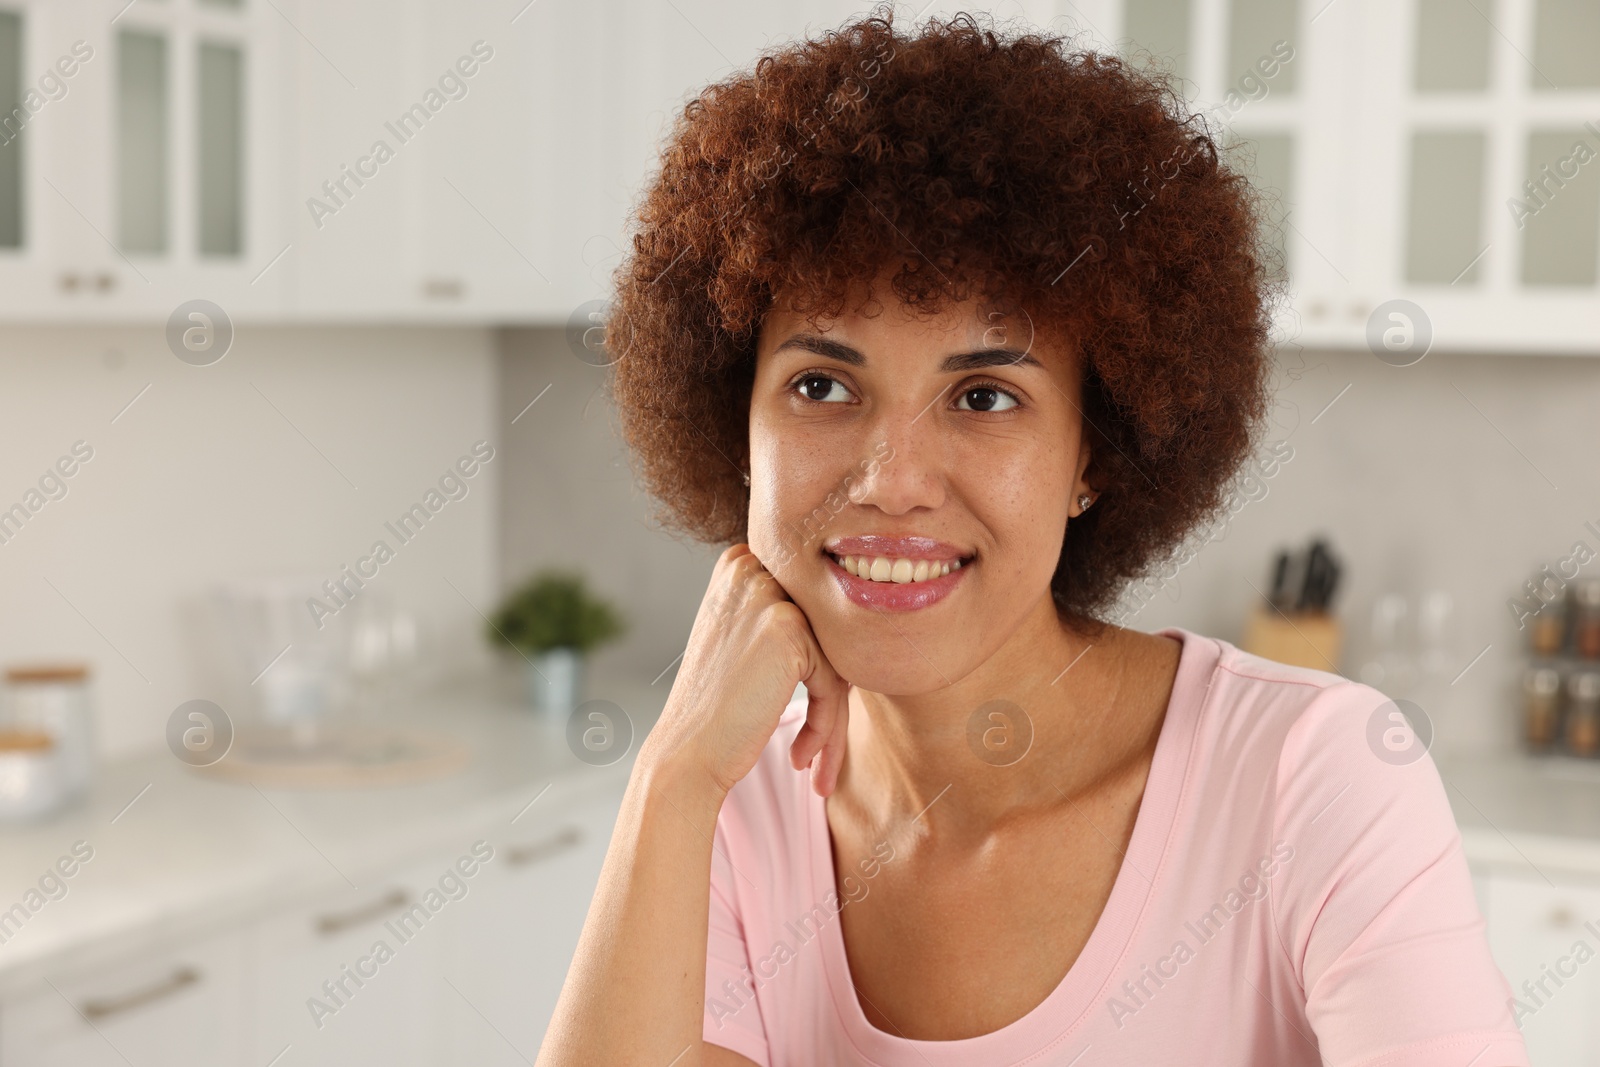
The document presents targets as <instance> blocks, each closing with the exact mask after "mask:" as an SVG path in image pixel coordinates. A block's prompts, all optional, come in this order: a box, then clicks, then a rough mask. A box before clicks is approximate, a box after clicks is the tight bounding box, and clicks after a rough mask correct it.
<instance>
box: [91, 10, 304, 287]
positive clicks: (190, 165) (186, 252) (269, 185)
mask: <svg viewBox="0 0 1600 1067" xmlns="http://www.w3.org/2000/svg"><path fill="white" fill-rule="evenodd" d="M283 26H284V23H283V16H282V15H279V14H277V13H276V12H274V11H273V9H272V7H271V5H270V4H268V3H267V0H160V2H151V3H136V4H130V5H128V7H127V8H126V10H124V11H122V12H121V13H120V14H117V16H116V21H115V23H114V24H112V25H111V26H110V27H109V29H110V42H109V51H110V55H111V64H112V65H113V66H114V68H115V69H114V72H113V84H114V95H113V100H114V103H113V106H112V108H111V110H110V122H111V131H110V146H111V167H110V171H109V174H108V179H109V181H110V182H111V186H112V188H111V196H110V201H111V210H112V214H113V221H112V226H111V229H110V230H109V231H108V232H109V233H110V235H111V236H112V237H113V240H114V241H115V243H116V246H117V252H118V254H119V256H120V257H121V258H122V259H123V260H124V261H125V263H126V265H127V268H128V271H129V272H130V273H131V275H132V277H131V278H130V281H129V284H128V285H127V286H126V287H124V288H123V289H122V290H121V292H120V294H119V296H118V297H114V298H113V299H111V300H108V301H107V302H106V307H107V310H108V313H110V314H124V313H129V312H133V313H136V314H140V315H141V316H142V317H148V316H150V315H155V314H158V313H161V312H162V311H163V309H165V310H166V311H170V310H172V309H173V308H176V307H177V306H178V305H179V304H182V303H184V302H186V301H189V300H194V299H207V300H211V301H213V302H215V303H217V304H219V305H220V306H221V307H222V308H223V310H224V311H225V312H227V313H229V314H230V315H235V314H245V315H250V314H257V313H270V312H274V311H277V310H280V309H281V308H282V307H283V306H284V302H285V296H286V294H287V290H288V286H289V280H288V271H287V270H283V271H277V273H274V271H275V270H276V268H279V267H282V266H283V263H282V262H281V260H282V259H284V258H287V256H286V254H285V255H283V256H280V253H282V251H283V247H284V245H285V244H286V242H285V241H283V240H280V238H281V237H282V232H283V227H282V224H281V218H282V212H283V201H282V189H281V184H282V182H281V163H280V160H281V158H282V152H281V142H280V141H279V140H277V139H276V138H277V136H278V135H279V133H280V131H279V129H278V125H277V124H278V118H277V115H278V111H277V107H278V104H277V101H278V100H280V99H281V98H282V96H283V95H284V93H283V91H282V83H283V76H282V72H281V71H279V70H276V69H275V64H276V63H277V61H278V55H279V48H280V46H281V43H282V34H283V32H284V30H283Z"/></svg>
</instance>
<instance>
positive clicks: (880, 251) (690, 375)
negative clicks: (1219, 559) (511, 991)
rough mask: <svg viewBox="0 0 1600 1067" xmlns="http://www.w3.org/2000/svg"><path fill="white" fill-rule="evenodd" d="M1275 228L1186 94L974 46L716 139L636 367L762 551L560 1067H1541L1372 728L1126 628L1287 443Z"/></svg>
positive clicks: (887, 32)
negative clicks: (1166, 564)
mask: <svg viewBox="0 0 1600 1067" xmlns="http://www.w3.org/2000/svg"><path fill="white" fill-rule="evenodd" d="M1257 219H1258V214H1257V210H1256V207H1255V205H1254V203H1253V201H1252V199H1251V197H1250V194H1249V189H1248V185H1247V183H1246V182H1245V181H1244V179H1243V178H1241V177H1240V176H1239V175H1238V174H1236V173H1234V172H1232V171H1230V170H1229V169H1227V168H1226V167H1224V166H1222V165H1221V164H1220V163H1219V161H1218V159H1217V154H1216V150H1215V148H1214V145H1213V141H1212V139H1211V137H1210V135H1209V134H1208V132H1207V131H1206V129H1205V126H1204V123H1203V122H1202V121H1201V120H1199V119H1196V118H1186V117H1184V116H1183V115H1182V114H1181V103H1180V101H1179V100H1178V99H1177V98H1176V97H1175V96H1174V95H1173V94H1172V93H1170V92H1169V91H1168V90H1167V89H1166V87H1165V86H1164V85H1163V84H1162V83H1161V82H1160V81H1159V80H1153V79H1151V78H1150V77H1149V76H1146V75H1142V74H1140V73H1137V72H1135V71H1134V70H1132V69H1130V68H1128V67H1127V66H1125V65H1124V64H1122V63H1121V62H1119V61H1118V60H1116V59H1114V58H1110V57H1103V56H1098V55H1094V54H1090V53H1072V52H1068V51H1066V50H1065V49H1064V48H1063V47H1062V46H1061V42H1060V41H1059V40H1056V39H1045V38H1040V37H1033V36H1021V37H1017V38H1014V39H1009V40H1007V39H1002V38H1000V37H997V36H996V35H994V34H993V33H992V32H984V31H982V30H980V29H979V28H978V27H977V26H976V25H975V24H974V23H973V22H972V20H970V19H968V18H964V17H963V18H958V19H957V20H955V21H952V22H949V23H948V24H941V23H938V22H936V21H935V22H930V23H929V24H928V25H927V26H926V27H925V28H924V29H923V30H922V32H921V33H920V34H918V35H915V36H907V35H905V34H903V33H896V31H895V30H894V27H893V25H892V13H891V12H889V11H880V12H878V14H877V15H876V17H872V18H865V19H862V20H859V21H857V22H854V23H853V24H851V25H848V26H847V27H845V28H844V30H843V31H842V32H839V33H836V34H830V35H828V36H827V37H826V38H825V39H823V40H819V41H810V42H803V43H800V44H798V45H795V46H793V47H790V48H787V49H784V50H782V51H778V52H775V53H773V54H771V55H769V56H767V57H765V58H763V59H762V60H761V61H760V63H758V64H757V65H756V67H755V69H754V71H752V72H748V73H743V74H739V75H736V76H734V77H731V78H729V79H728V80H726V81H724V82H722V83H720V84H718V85H715V86H713V87H711V88H710V89H708V90H706V92H704V93H702V94H701V95H700V97H699V98H698V99H696V100H694V101H693V102H691V103H690V104H689V105H688V107H687V108H686V109H685V111H684V113H683V115H682V117H681V119H680V120H679V122H678V124H677V126H676V127H675V129H674V130H673V131H672V134H671V136H670V138H669V140H668V143H667V145H666V147H665V149H664V152H663V158H662V169H661V172H660V174H659V176H658V177H657V178H656V179H655V181H654V183H653V185H652V187H651V188H650V189H649V191H648V194H647V195H646V197H645V198H644V200H643V202H642V204H641V207H640V210H639V226H638V234H637V236H636V238H635V242H634V249H633V254H632V256H631V258H630V260H629V261H628V262H627V263H626V264H625V265H624V267H623V269H622V270H621V271H620V273H619V286H618V289H619V291H618V300H617V303H616V307H615V313H614V318H613V320H612V321H611V322H610V323H609V324H608V331H607V332H608V338H609V339H610V341H611V342H612V343H613V344H614V345H615V346H616V347H617V349H618V352H617V353H616V354H617V356H618V358H619V362H618V363H617V364H616V369H615V375H616V376H615V393H616V399H617V403H618V406H619V410H620V412H621V415H622V420H623V428H624V431H625V433H626V435H627V438H628V440H629V443H630V445H631V447H632V448H633V449H634V451H635V453H636V455H637V458H638V464H639V470H640V474H641V476H642V478H643V480H644V482H645V484H646V485H647V486H648V487H649V488H650V490H651V491H652V493H653V494H654V495H655V496H656V497H657V498H658V499H659V500H660V501H661V503H662V505H663V507H664V512H665V514H664V518H665V519H666V520H667V521H668V522H669V523H670V524H672V525H674V526H676V527H678V528H680V529H683V530H687V531H689V532H690V533H692V534H694V535H696V536H698V537H700V538H702V539H704V540H706V541H710V542H714V543H724V544H728V543H731V547H729V548H728V549H727V551H725V552H724V553H723V554H722V556H721V558H720V559H719V560H718V561H717V563H716V566H715V568H714V570H713V572H712V576H711V581H710V585H709V587H708V588H707V590H706V594H705V597H704V600H703V601H702V603H701V605H700V610H699V615H698V617H697V618H696V620H695V623H694V627H693V630H692V632H691V634H690V638H689V643H688V648H687V650H686V652H685V653H684V656H683V659H682V663H681V665H680V667H679V669H678V674H677V677H676V680H675V682H674V684H673V687H672V692H671V694H670V697H669V699H668V700H667V702H666V707H665V710H664V711H663V713H662V716H661V718H660V720H659V721H658V722H657V724H656V725H655V727H654V728H653V730H652V731H651V733H650V735H649V737H648V739H647V740H646V741H645V742H644V744H643V745H642V746H641V748H640V751H639V754H638V758H637V763H636V764H635V766H634V769H633V773H632V777H631V779H630V782H629V786H628V790H627V793H626V796H625V799H624V802H623V806H622V812H621V816H620V819H619V821H618V823H617V827H616V830H615V833H614V836H613V838H612V842H611V847H610V851H609V853H608V855H607V858H606V862H605V867H604V871H603V873H602V876H601V881H600V885H599V889H598V891H597V892H596V895H595V899H594V903H593V905H592V906H591V909H590V913H589V917H588V922H587V924H586V926H585V928H584V931H583V935H582V939H581V941H580V943H579V946H578V951H577V955H576V958H575V960H574V962H573V965H572V969H571V972H570V974H569V977H568V980H567V984H566V988H565V989H564V990H563V993H562V997H561V1001H560V1004H559V1007H558V1008H557V1011H556V1015H555V1019H554V1021H553V1023H552V1025H551V1029H550V1031H549V1034H548V1036H547V1037H546V1040H545V1045H544V1048H543V1050H542V1053H541V1058H540V1062H541V1063H542V1064H575V1063H585V1064H590V1063H592V1064H607V1065H615V1064H644V1065H651V1067H665V1065H667V1064H673V1065H687V1064H713V1065H718V1064H720V1065H729V1064H750V1063H756V1064H771V1065H779V1064H782V1065H790V1064H843V1063H863V1064H881V1065H902V1064H903V1065H913V1064H931V1065H940V1067H942V1065H955V1064H985V1065H988V1064H1023V1063H1026V1064H1062V1065H1066V1064H1083V1065H1089V1064H1097V1063H1128V1064H1140V1065H1145V1064H1169V1063H1184V1064H1196V1063H1206V1064H1228V1065H1237V1064H1260V1065H1274V1067H1282V1065H1297V1064H1304V1065H1312V1064H1318V1063H1328V1064H1339V1065H1346V1064H1350V1065H1354V1064H1371V1065H1376V1064H1408V1065H1410V1064H1440V1065H1444V1064H1452V1065H1457V1067H1467V1065H1468V1064H1473V1065H1475V1067H1490V1065H1510V1064H1526V1063H1527V1062H1528V1061H1527V1057H1526V1053H1525V1051H1524V1048H1523V1045H1522V1042H1521V1039H1520V1037H1519V1035H1518V1032H1517V1029H1516V1027H1515V1026H1514V1025H1513V1022H1512V1017H1511V1014H1510V1011H1509V1009H1508V1006H1507V1005H1508V1001H1509V998H1510V990H1509V988H1508V986H1507V984H1506V982H1505V980H1504V979H1503V978H1502V977H1501V975H1500V974H1499V972H1498V971H1497V970H1496V969H1495V966H1494V964H1493V962H1492V960H1491V959H1490V956H1489V952H1488V948H1487V944H1486V941H1485V938H1484V933H1483V921H1482V918H1481V917H1480V915H1479V912H1478V910H1477V907H1476V904H1475V902H1474V899H1473V895H1472V889H1471V885H1470V882H1469V877H1468V872H1467V867H1466V863H1465V860H1464V858H1463V855H1462V852H1461V848H1460V840H1459V837H1458V835H1457V833H1456V829H1455V825H1454V822H1453V820H1452V818H1451V813H1450V809H1449V806H1448V804H1447V802H1446V800H1445V796H1444V792H1443V789H1442V787H1441V784H1440V781H1439V778H1438V775H1437V773H1436V772H1435V770H1434V768H1433V765H1432V763H1431V761H1430V760H1428V759H1427V758H1425V757H1424V758H1422V759H1420V760H1417V761H1415V762H1412V763H1409V764H1403V765H1398V766H1397V765H1395V764H1394V763H1392V762H1386V761H1385V760H1383V759H1380V758H1378V756H1377V755H1376V754H1375V752H1374V750H1373V749H1372V748H1371V747H1370V746H1369V743H1368V741H1367V736H1368V733H1367V731H1368V726H1369V723H1370V722H1371V721H1372V719H1373V717H1374V716H1375V715H1382V714H1383V713H1384V706H1385V700H1384V697H1383V696H1382V694H1380V693H1378V692H1377V691H1375V690H1373V689H1371V688H1369V687H1367V686H1364V685H1359V684H1356V683H1352V682H1350V681H1347V680H1345V679H1343V678H1341V677H1339V676H1338V675H1336V674H1333V673H1328V672H1323V671H1314V670H1306V669H1301V668H1294V667H1287V666H1282V665H1279V664H1275V663H1272V662H1269V661H1266V660H1264V659H1261V658H1258V657H1255V656H1252V655H1247V654H1245V653H1243V652H1241V651H1240V650H1239V649H1237V648H1235V647H1233V646H1232V645H1230V644H1228V643H1227V642H1225V641H1220V640H1217V639H1213V638H1210V637H1206V636H1203V635H1200V634H1197V633H1193V632H1190V631H1187V630H1183V629H1178V628H1171V629H1166V630H1162V631H1160V632H1158V633H1155V634H1145V633H1139V632H1137V631H1134V630H1130V629H1125V628H1122V627H1120V626H1117V625H1113V624H1110V623H1108V622H1107V621H1106V616H1107V614H1108V612H1109V610H1110V609H1111V608H1112V607H1113V606H1114V605H1115V603H1116V601H1117V598H1118V595H1119V593H1120V592H1121V591H1122V590H1123V589H1124V587H1125V586H1126V584H1127V582H1128V581H1129V580H1130V579H1132V578H1134V577H1136V576H1138V575H1140V574H1143V573H1146V572H1147V571H1148V570H1149V569H1150V568H1151V566H1152V565H1154V564H1157V563H1159V562H1160V561H1161V560H1163V559H1165V558H1167V557H1168V556H1170V555H1171V553H1172V552H1173V551H1174V550H1175V549H1177V548H1178V547H1179V546H1180V545H1181V543H1182V541H1183V539H1184V537H1185V535H1186V534H1188V533H1190V532H1192V531H1193V530H1195V529H1196V528H1197V526H1198V525H1199V524H1201V523H1202V522H1203V521H1205V520H1206V519H1207V518H1209V517H1212V516H1214V515H1215V514H1216V513H1217V512H1218V510H1219V508H1220V507H1222V506H1223V504H1224V502H1225V500H1226V493H1227V489H1228V486H1229V483H1230V480H1231V479H1232V478H1233V476H1234V475H1235V473H1236V472H1237V471H1238V469H1239V467H1240V465H1241V463H1242V462H1243V461H1244V460H1245V459H1246V458H1248V457H1249V456H1250V454H1251V452H1252V450H1253V448H1254V446H1255V444H1256V443H1257V441H1258V440H1259V436H1260V434H1259V431H1260V429H1261V427H1262V425H1263V422H1264V419H1265V413H1266V410H1267V400H1268V398H1267V375H1268V371H1269V368H1270V360H1269V354H1268V347H1267V334H1268V325H1269V307H1268V305H1269V298H1270V297H1271V296H1272V283H1271V279H1272V278H1273V277H1275V276H1276V275H1275V273H1274V271H1273V269H1272V268H1273V265H1272V264H1271V263H1270V262H1269V261H1268V259H1267V257H1266V256H1265V254H1264V252H1263V247H1264V246H1263V245H1262V244H1261V243H1260V242H1259V240H1258V232H1257V231H1258V225H1257ZM797 684H799V685H803V688H797ZM791 696H792V697H793V699H791ZM1388 708H1389V710H1392V709H1393V705H1392V704H1390V705H1388ZM806 772H808V773H806Z"/></svg>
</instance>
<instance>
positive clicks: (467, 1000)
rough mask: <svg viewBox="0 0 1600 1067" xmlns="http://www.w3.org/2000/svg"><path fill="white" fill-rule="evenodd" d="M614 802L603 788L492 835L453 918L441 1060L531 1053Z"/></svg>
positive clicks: (467, 1063) (587, 894) (510, 1058)
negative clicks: (446, 1039) (446, 1054)
mask: <svg viewBox="0 0 1600 1067" xmlns="http://www.w3.org/2000/svg"><path fill="white" fill-rule="evenodd" d="M620 804H621V797H620V795H618V794H616V793H607V794H605V795H603V796H601V797H598V798H596V799H593V800H590V801H587V802H585V803H583V804H581V805H574V806H573V807H571V808H570V809H568V810H565V811H562V812H560V813H559V814H558V815H556V816H555V817H551V818H545V819H543V820H536V819H535V818H534V812H533V811H530V812H528V813H527V814H526V815H523V816H522V817H521V818H520V819H518V821H517V823H516V824H514V825H508V826H505V827H503V832H501V833H500V834H499V835H498V836H496V837H495V838H494V846H495V859H494V862H493V863H491V864H489V865H488V867H486V868H485V870H484V873H483V875H482V883H481V884H479V885H476V886H474V887H473V894H474V895H473V896H472V897H470V898H468V899H467V900H465V901H463V904H467V905H471V906H470V907H463V908H462V909H461V911H460V912H459V913H458V914H457V916H456V917H455V918H456V919H457V920H458V921H457V923H456V925H455V927H454V930H453V934H454V936H453V937H452V939H451V948H450V958H449V964H448V970H449V974H450V981H451V982H452V983H453V985H454V987H455V988H454V989H453V990H450V991H449V994H448V1003H449V1005H450V1008H451V1012H450V1035H451V1036H450V1045H451V1054H452V1058H451V1059H450V1061H449V1062H450V1063H451V1064H455V1065H459V1067H495V1065H499V1064H505V1065H506V1067H512V1065H515V1064H520V1063H526V1062H531V1061H532V1060H533V1059H534V1058H535V1057H536V1056H537V1055H538V1052H539V1045H540V1043H541V1042H542V1041H543V1040H544V1032H545V1029H546V1028H547V1027H548V1026H549V1024H550V1016H551V1014H552V1013H553V1012H554V1011H555V1006H556V999H557V998H558V997H559V996H560V993H561V985H562V983H563V982H564V981H565V980H566V974H567V967H568V965H569V964H570V963H571V962H572V954H573V952H574V951H575V950H576V948H577V945H578V935H579V933H580V932H581V931H582V929H583V922H584V918H585V917H586V916H587V915H588V912H589V902H590V900H591V899H592V898H593V896H594V889H595V885H596V884H597V882H598V881H599V878H600V867H601V863H602V862H603V861H604V859H605V853H606V848H607V846H608V845H609V843H610V841H611V830H612V827H613V826H614V825H615V823H616V819H617V810H618V807H619V806H620ZM535 810H536V809H535Z"/></svg>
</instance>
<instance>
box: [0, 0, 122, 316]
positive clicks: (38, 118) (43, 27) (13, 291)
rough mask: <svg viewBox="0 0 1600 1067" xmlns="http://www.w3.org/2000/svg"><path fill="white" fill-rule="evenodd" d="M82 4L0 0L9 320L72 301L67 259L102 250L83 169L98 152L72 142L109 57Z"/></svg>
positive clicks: (79, 0)
mask: <svg viewBox="0 0 1600 1067" xmlns="http://www.w3.org/2000/svg"><path fill="white" fill-rule="evenodd" d="M85 13H86V12H85V4H84V3H83V0H60V2H59V3H57V2H46V0H7V2H3V3H0V314H4V315H5V316H6V317H7V318H10V319H13V320H18V321H27V320H36V319H43V318H49V317H51V316H52V315H55V314H59V313H61V311H62V310H63V309H65V308H67V307H70V305H71V304H72V303H73V299H72V298H73V296H74V295H75V293H74V292H72V291H69V285H68V282H69V281H70V283H71V289H74V290H75V289H76V287H77V285H78V283H79V277H80V276H79V275H78V274H77V273H75V272H73V273H69V265H70V264H72V263H75V262H77V261H79V260H81V259H83V258H85V257H88V258H93V257H97V256H101V255H104V254H109V246H108V245H107V243H106V242H105V240H104V239H102V238H101V236H100V235H99V234H97V233H96V232H95V225H103V224H104V221H105V212H104V211H103V210H101V204H100V203H99V198H98V196H97V183H96V182H95V181H94V180H93V179H92V177H91V174H92V171H86V169H85V168H86V167H88V168H92V167H93V166H94V165H95V163H96V162H98V159H97V157H96V156H95V154H94V153H93V152H92V151H87V152H86V151H83V150H82V148H81V146H79V145H78V143H77V140H78V138H77V134H78V131H80V130H82V129H84V128H85V125H86V124H87V125H88V126H89V127H91V128H92V127H93V124H94V114H95V111H96V108H95V103H94V100H95V91H96V88H97V86H98V84H100V83H102V81H103V79H101V77H100V75H101V72H102V71H103V70H104V68H105V67H106V65H107V63H106V58H105V55H104V53H103V51H102V50H101V49H100V48H99V47H98V43H95V42H91V41H90V40H88V39H87V38H89V37H92V35H93V31H92V30H89V29H88V28H87V26H86V20H85V19H84V17H83V16H84V15H85ZM92 219H98V220H99V222H98V223H93V222H91V221H90V220H92Z"/></svg>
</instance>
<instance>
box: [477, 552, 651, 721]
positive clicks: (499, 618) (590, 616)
mask: <svg viewBox="0 0 1600 1067" xmlns="http://www.w3.org/2000/svg"><path fill="white" fill-rule="evenodd" d="M624 629H625V623H624V621H623V619H622V617H621V616H620V615H619V614H618V613H617V611H616V610H615V609H614V608H613V607H612V606H611V605H610V604H609V603H607V602H606V601H604V600H601V599H599V598H597V597H595V596H593V595H591V594H590V593H589V590H588V587H587V585H586V584H585V582H584V579H583V576H582V575H580V574H578V573H576V572H573V571H563V570H544V571H540V572H539V573H537V574H535V575H533V576H532V577H531V578H529V579H528V580H527V581H525V582H524V583H522V584H521V585H520V586H518V587H517V588H516V589H514V590H512V591H511V593H510V594H509V595H508V596H507V597H506V598H505V599H504V600H503V601H502V602H501V604H500V606H499V608H497V609H496V610H495V613H494V615H493V616H492V617H491V618H490V620H489V627H488V637H489V640H490V642H491V643H494V644H497V645H502V646H504V645H510V646H511V647H512V648H514V649H516V650H517V651H518V652H520V653H522V655H523V657H524V658H525V659H526V660H527V663H528V669H527V677H528V694H529V699H530V700H531V701H532V703H533V706H534V707H535V708H538V709H539V710H541V711H545V712H550V713H553V714H565V713H567V712H570V711H571V710H572V709H573V708H574V707H576V706H577V703H578V694H579V693H580V692H582V689H583V664H584V656H586V655H587V654H588V653H589V652H590V651H591V650H593V649H594V648H596V647H598V646H599V645H602V644H604V643H605V642H607V641H610V640H612V639H613V638H616V637H617V636H619V635H620V634H621V633H622V632H623V630H624Z"/></svg>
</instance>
